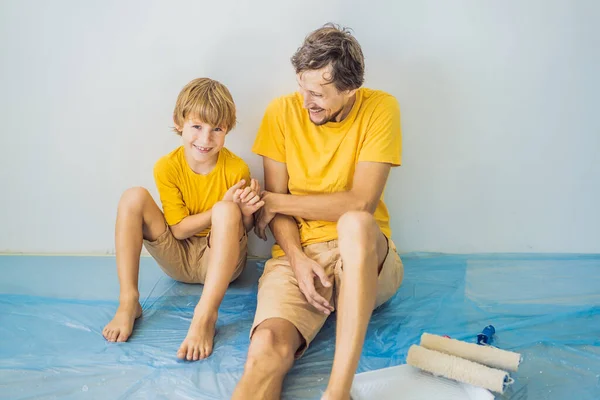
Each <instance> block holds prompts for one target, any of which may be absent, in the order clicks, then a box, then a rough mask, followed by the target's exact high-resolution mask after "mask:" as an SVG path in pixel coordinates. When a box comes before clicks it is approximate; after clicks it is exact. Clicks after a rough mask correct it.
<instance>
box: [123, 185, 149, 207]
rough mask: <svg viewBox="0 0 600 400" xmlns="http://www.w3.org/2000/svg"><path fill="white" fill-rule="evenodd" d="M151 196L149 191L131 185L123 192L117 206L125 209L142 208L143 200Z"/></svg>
mask: <svg viewBox="0 0 600 400" xmlns="http://www.w3.org/2000/svg"><path fill="white" fill-rule="evenodd" d="M149 198H152V196H151V195H150V192H148V190H147V189H145V188H143V187H132V188H129V189H127V190H126V191H125V192H123V195H122V196H121V200H120V201H119V208H121V209H126V210H134V209H142V207H143V205H144V204H145V202H146V201H147V200H148V199H149Z"/></svg>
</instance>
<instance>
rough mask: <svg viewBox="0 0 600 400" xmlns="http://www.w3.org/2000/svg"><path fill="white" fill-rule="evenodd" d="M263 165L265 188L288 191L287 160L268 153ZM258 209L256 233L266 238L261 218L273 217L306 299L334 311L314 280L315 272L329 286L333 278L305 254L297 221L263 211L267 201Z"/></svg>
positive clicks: (275, 232) (327, 311)
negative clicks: (328, 277) (271, 157)
mask: <svg viewBox="0 0 600 400" xmlns="http://www.w3.org/2000/svg"><path fill="white" fill-rule="evenodd" d="M263 165H264V170H265V188H266V189H267V190H268V191H270V192H271V193H280V194H286V193H287V192H288V180H289V176H288V172H287V166H286V165H285V164H284V163H281V162H278V161H274V160H272V159H270V158H267V157H263ZM263 201H264V197H263ZM258 213H259V215H258V217H257V220H258V221H259V222H258V223H257V230H256V232H257V235H258V236H259V237H262V238H263V239H266V235H265V232H264V228H265V227H266V225H264V224H263V223H261V222H260V220H261V219H262V220H263V221H268V220H270V221H271V222H270V223H269V226H270V227H271V232H273V236H275V240H276V241H277V244H279V246H281V248H282V249H283V251H284V252H285V254H286V256H287V257H288V259H289V261H290V265H291V267H292V270H293V271H294V275H295V276H296V280H297V281H298V287H299V288H300V290H301V291H302V293H303V294H304V296H305V297H306V300H307V301H308V302H309V303H310V304H312V305H313V306H314V307H315V308H316V309H317V310H319V311H321V312H322V313H324V314H326V315H329V314H330V313H331V312H332V311H333V307H332V306H331V305H330V304H329V302H328V301H327V300H325V298H323V297H322V296H321V295H320V294H319V293H318V292H317V291H316V290H315V282H314V280H315V276H317V277H318V279H320V280H321V283H322V284H323V286H326V287H329V286H331V282H329V280H328V279H327V274H326V273H325V270H324V269H323V267H321V266H320V265H319V264H318V263H317V262H316V261H314V260H312V259H310V258H309V257H308V256H307V255H306V254H304V250H303V249H302V245H301V242H300V233H299V232H298V225H297V224H296V221H295V220H294V218H293V217H292V216H288V215H282V214H276V215H275V216H274V217H273V215H264V213H265V210H264V205H263V208H261V209H260V210H259V211H258Z"/></svg>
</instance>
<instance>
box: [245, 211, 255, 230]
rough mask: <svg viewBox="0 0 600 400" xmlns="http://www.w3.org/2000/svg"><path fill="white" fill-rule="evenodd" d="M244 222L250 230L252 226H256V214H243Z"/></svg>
mask: <svg viewBox="0 0 600 400" xmlns="http://www.w3.org/2000/svg"><path fill="white" fill-rule="evenodd" d="M242 222H243V223H244V228H246V232H250V231H251V230H252V228H254V214H252V215H242Z"/></svg>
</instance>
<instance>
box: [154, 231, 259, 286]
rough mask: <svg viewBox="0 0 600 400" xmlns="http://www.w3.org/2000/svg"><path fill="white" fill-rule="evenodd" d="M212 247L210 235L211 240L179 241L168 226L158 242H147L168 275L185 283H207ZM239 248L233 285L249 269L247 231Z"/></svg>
mask: <svg viewBox="0 0 600 400" xmlns="http://www.w3.org/2000/svg"><path fill="white" fill-rule="evenodd" d="M210 245H211V243H210V233H209V234H208V236H203V237H200V236H192V237H190V238H188V239H184V240H178V239H176V238H175V236H173V234H172V233H171V229H169V227H168V226H167V229H166V230H165V231H164V232H163V233H162V234H161V235H160V236H159V237H158V239H156V240H155V241H153V242H151V241H148V240H144V247H146V250H148V253H150V255H151V256H152V257H154V259H155V260H156V262H157V263H158V265H159V266H160V267H161V268H162V270H163V271H164V272H165V274H167V275H169V276H170V277H171V278H173V279H175V280H176V281H179V282H184V283H204V280H205V279H206V271H207V269H208V260H209V257H210V250H211V249H210ZM239 246H240V257H239V259H238V263H237V266H236V268H235V272H234V273H233V277H232V278H231V281H234V280H235V279H237V278H238V276H240V274H241V273H242V271H243V270H244V266H245V265H246V255H247V253H248V251H247V247H248V236H246V231H245V230H244V234H243V236H242V238H241V239H240V240H239Z"/></svg>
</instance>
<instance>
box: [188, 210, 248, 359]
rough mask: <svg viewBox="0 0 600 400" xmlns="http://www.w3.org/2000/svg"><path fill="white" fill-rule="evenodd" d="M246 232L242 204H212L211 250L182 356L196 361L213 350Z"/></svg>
mask: <svg viewBox="0 0 600 400" xmlns="http://www.w3.org/2000/svg"><path fill="white" fill-rule="evenodd" d="M243 234H244V226H243V224H242V213H241V211H240V208H239V206H238V205H237V204H235V203H233V202H231V201H221V202H218V203H216V204H215V205H214V206H213V208H212V216H211V232H210V254H209V259H208V269H207V272H206V278H205V281H204V288H203V289H202V296H201V297H200V301H199V302H198V305H197V306H196V308H195V310H194V316H193V318H192V323H191V324H190V328H189V330H188V334H187V336H186V338H185V340H184V341H183V343H182V344H181V346H180V347H179V350H178V351H177V357H178V358H180V359H187V360H190V361H192V360H193V361H196V360H200V359H203V358H206V357H208V356H209V355H210V354H211V353H212V349H213V340H214V336H215V324H216V323H217V316H218V311H219V306H220V305H221V302H222V301H223V297H224V296H225V291H226V290H227V287H228V286H229V282H231V278H232V277H233V273H234V272H235V269H236V266H237V264H238V260H239V257H240V245H239V241H240V238H241V237H242V235H243Z"/></svg>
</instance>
